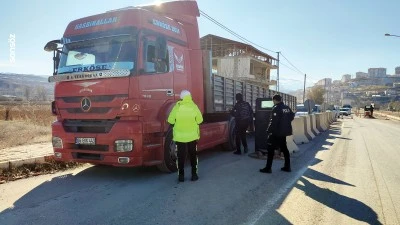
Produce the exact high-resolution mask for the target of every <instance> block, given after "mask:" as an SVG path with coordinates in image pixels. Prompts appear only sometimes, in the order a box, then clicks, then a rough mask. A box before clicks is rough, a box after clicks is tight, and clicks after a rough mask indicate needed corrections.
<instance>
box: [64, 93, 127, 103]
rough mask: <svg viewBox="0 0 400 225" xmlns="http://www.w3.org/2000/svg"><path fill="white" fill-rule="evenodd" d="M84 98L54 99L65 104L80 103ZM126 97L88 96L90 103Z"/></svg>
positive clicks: (125, 96)
mask: <svg viewBox="0 0 400 225" xmlns="http://www.w3.org/2000/svg"><path fill="white" fill-rule="evenodd" d="M83 97H84V96H74V97H59V98H56V99H62V100H63V101H64V102H65V103H80V102H81V101H82V98H83ZM127 97H128V95H99V96H90V97H89V98H90V101H92V102H111V101H113V100H114V99H115V98H127Z"/></svg>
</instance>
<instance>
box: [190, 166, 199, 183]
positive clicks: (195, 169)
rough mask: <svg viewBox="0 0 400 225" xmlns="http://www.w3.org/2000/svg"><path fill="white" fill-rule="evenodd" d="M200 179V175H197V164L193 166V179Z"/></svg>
mask: <svg viewBox="0 0 400 225" xmlns="http://www.w3.org/2000/svg"><path fill="white" fill-rule="evenodd" d="M198 179H199V176H198V175H197V164H196V165H195V166H194V167H192V181H196V180H198Z"/></svg>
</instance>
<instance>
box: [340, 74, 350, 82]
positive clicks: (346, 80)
mask: <svg viewBox="0 0 400 225" xmlns="http://www.w3.org/2000/svg"><path fill="white" fill-rule="evenodd" d="M350 80H351V75H350V74H345V75H343V76H342V83H346V82H349V81H350Z"/></svg>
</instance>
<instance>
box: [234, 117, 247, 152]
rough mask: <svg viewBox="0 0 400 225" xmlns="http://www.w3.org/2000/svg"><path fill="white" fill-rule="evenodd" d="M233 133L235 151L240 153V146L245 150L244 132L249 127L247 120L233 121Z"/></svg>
mask: <svg viewBox="0 0 400 225" xmlns="http://www.w3.org/2000/svg"><path fill="white" fill-rule="evenodd" d="M235 122H236V126H235V132H236V150H237V151H240V146H241V144H243V147H244V148H245V149H247V140H246V131H247V128H248V127H249V120H247V119H245V120H239V121H235Z"/></svg>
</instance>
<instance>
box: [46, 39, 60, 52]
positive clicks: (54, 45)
mask: <svg viewBox="0 0 400 225" xmlns="http://www.w3.org/2000/svg"><path fill="white" fill-rule="evenodd" d="M59 43H61V42H60V40H53V41H49V42H48V43H47V44H46V45H45V46H44V50H45V51H46V52H52V51H57V48H58V45H57V44H59Z"/></svg>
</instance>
